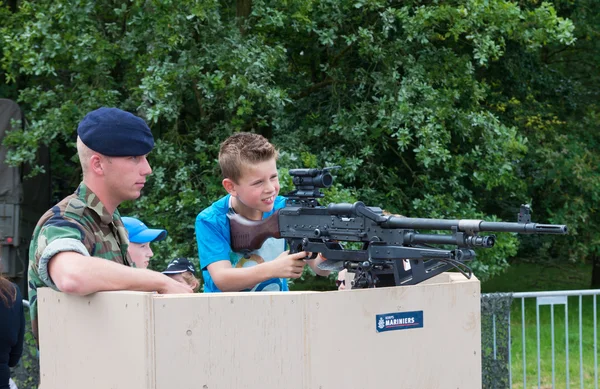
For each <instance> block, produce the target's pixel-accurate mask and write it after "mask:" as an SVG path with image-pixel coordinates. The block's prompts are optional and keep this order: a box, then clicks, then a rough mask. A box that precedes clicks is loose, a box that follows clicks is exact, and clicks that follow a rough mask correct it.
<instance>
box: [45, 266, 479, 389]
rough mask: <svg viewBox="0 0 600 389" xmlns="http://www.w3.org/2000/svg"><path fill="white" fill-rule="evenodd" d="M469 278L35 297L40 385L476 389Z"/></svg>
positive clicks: (474, 313)
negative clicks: (305, 288)
mask: <svg viewBox="0 0 600 389" xmlns="http://www.w3.org/2000/svg"><path fill="white" fill-rule="evenodd" d="M479 297H480V290H479V281H478V280H477V279H475V278H472V279H471V280H467V279H466V278H465V277H463V276H462V275H460V274H454V273H444V274H440V275H439V276H437V277H434V278H432V279H430V280H427V281H426V282H424V283H421V284H419V285H414V286H406V287H393V288H380V289H360V290H350V291H334V292H287V293H286V292H264V293H218V294H195V295H158V294H153V293H143V292H102V293H96V294H94V295H91V296H87V297H78V296H70V295H65V294H62V293H58V292H55V291H53V290H51V289H48V288H42V289H40V290H39V291H38V301H39V318H40V320H39V325H40V327H39V329H40V339H41V350H40V354H41V360H40V370H41V381H42V388H43V389H120V388H123V389H178V388H181V389H237V388H240V389H253V388H257V389H271V388H273V389H295V388H298V389H300V388H302V389H338V388H357V389H358V388H361V389H363V388H382V389H383V388H409V389H412V388H414V389H428V388H432V389H433V388H440V389H454V388H460V389H469V388H472V389H480V388H481V355H480V350H481V343H480V342H481V319H480V303H479Z"/></svg>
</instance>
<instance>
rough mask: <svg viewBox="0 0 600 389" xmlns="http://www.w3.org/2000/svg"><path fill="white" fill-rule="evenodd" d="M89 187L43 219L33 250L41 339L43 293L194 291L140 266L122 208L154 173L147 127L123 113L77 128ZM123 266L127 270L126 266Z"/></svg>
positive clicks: (95, 114) (96, 114)
mask: <svg viewBox="0 0 600 389" xmlns="http://www.w3.org/2000/svg"><path fill="white" fill-rule="evenodd" d="M77 135H78V137H77V154H78V156H79V160H80V163H81V168H82V172H83V182H82V183H81V184H80V185H79V187H78V188H77V190H76V191H75V193H74V194H72V195H70V196H68V197H66V198H64V199H63V200H62V201H61V202H59V203H58V204H56V205H55V206H54V207H52V208H51V209H50V210H48V211H47V212H46V213H45V214H44V215H43V216H42V217H41V219H40V220H39V222H38V224H37V226H36V228H35V231H34V233H33V238H32V241H31V246H30V250H29V261H30V265H29V301H30V305H31V308H30V313H31V319H32V329H33V333H34V335H35V337H36V340H37V288H39V287H50V288H53V289H55V290H58V291H61V292H64V293H69V294H76V295H81V296H84V295H88V294H90V293H94V292H99V291H107V290H138V291H157V292H158V293H191V292H192V289H191V288H190V287H189V286H187V285H186V284H182V283H180V282H177V281H175V280H173V279H171V278H170V277H167V276H166V275H164V274H161V273H159V272H155V271H152V270H147V269H135V268H133V267H132V266H131V265H132V261H131V258H130V256H129V255H128V253H127V248H128V245H129V240H128V239H127V231H126V230H125V227H124V226H123V222H122V221H121V216H120V214H119V211H118V210H117V207H118V206H119V204H121V203H122V202H123V201H126V200H133V199H137V198H138V197H139V196H140V193H141V190H142V188H143V187H144V185H145V183H146V177H147V176H148V175H149V174H150V173H152V169H151V168H150V165H149V164H148V160H147V159H146V157H147V155H148V153H150V151H151V150H152V148H153V147H154V139H153V137H152V133H151V132H150V128H148V125H147V124H146V123H145V122H144V121H143V120H142V119H141V118H139V117H137V116H134V115H132V114H131V113H128V112H125V111H122V110H120V109H116V108H104V107H103V108H100V109H97V110H95V111H92V112H90V113H88V114H87V115H86V116H85V117H84V118H83V120H82V121H81V122H80V123H79V126H78V128H77ZM123 265H124V266H123Z"/></svg>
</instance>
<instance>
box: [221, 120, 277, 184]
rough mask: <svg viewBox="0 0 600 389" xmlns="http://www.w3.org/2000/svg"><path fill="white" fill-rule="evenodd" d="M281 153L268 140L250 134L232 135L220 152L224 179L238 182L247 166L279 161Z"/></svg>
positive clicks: (239, 133) (222, 144) (223, 144)
mask: <svg viewBox="0 0 600 389" xmlns="http://www.w3.org/2000/svg"><path fill="white" fill-rule="evenodd" d="M278 157H279V152H278V151H277V149H276V148H275V146H273V145H272V144H271V143H270V142H269V141H268V140H267V138H265V137H264V136H262V135H259V134H254V133H250V132H238V133H236V134H233V135H231V136H230V137H229V138H227V139H226V140H225V141H224V142H223V143H221V148H220V150H219V166H220V167H221V174H223V178H229V179H230V180H232V181H235V182H237V181H238V179H239V178H240V177H241V176H242V168H243V167H244V166H245V165H249V164H255V163H259V162H264V161H268V160H270V159H272V158H275V159H277V158H278Z"/></svg>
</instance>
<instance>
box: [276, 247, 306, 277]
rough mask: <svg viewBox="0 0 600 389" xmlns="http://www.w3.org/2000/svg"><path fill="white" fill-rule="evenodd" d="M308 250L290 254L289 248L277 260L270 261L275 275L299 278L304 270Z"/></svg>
mask: <svg viewBox="0 0 600 389" xmlns="http://www.w3.org/2000/svg"><path fill="white" fill-rule="evenodd" d="M307 254H308V253H307V252H306V251H300V252H299V253H294V254H290V252H289V250H288V251H284V252H283V253H281V254H279V256H278V257H277V258H275V260H273V261H270V262H268V264H269V265H270V266H271V269H272V272H273V277H274V278H275V277H278V278H298V277H300V276H301V275H302V271H303V270H304V265H306V263H305V262H304V258H306V257H307Z"/></svg>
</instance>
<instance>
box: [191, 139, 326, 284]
mask: <svg viewBox="0 0 600 389" xmlns="http://www.w3.org/2000/svg"><path fill="white" fill-rule="evenodd" d="M277 157H278V152H277V150H276V149H275V147H274V146H273V145H272V144H271V143H269V141H268V140H267V139H266V138H264V137H263V136H261V135H258V134H252V133H244V132H241V133H237V134H234V135H232V136H230V137H229V138H228V139H227V140H225V141H224V142H223V143H222V144H221V148H220V150H219V166H220V167H221V173H222V174H223V181H222V183H223V187H224V188H225V190H226V191H227V193H228V194H227V195H226V196H225V197H223V198H221V199H220V200H217V201H216V202H214V203H213V204H212V205H211V206H210V207H208V208H206V209H204V210H203V211H202V212H200V213H199V214H198V216H197V217H196V241H197V242H198V254H199V257H200V267H201V269H202V276H203V278H204V291H205V292H221V291H223V292H231V291H287V290H289V289H288V284H287V278H298V277H300V276H301V275H302V271H303V269H304V265H305V264H307V263H308V265H309V266H310V267H311V268H312V269H313V270H314V271H315V273H316V274H318V275H322V276H326V275H328V274H329V272H328V271H324V270H321V269H319V268H318V267H317V265H318V264H319V263H320V262H322V261H323V258H322V257H321V256H320V255H319V256H318V257H317V258H316V259H314V260H306V262H305V261H304V260H303V259H304V258H305V257H306V256H307V253H306V252H304V251H303V252H299V253H295V254H289V251H285V240H284V239H275V238H269V239H267V240H266V241H265V242H264V244H263V245H262V247H261V248H260V249H258V250H256V251H253V252H251V253H250V254H249V255H246V257H244V255H243V254H241V253H236V252H233V250H232V249H231V246H230V229H229V219H228V218H227V212H229V211H230V210H231V211H232V212H236V213H238V214H240V215H241V216H244V217H245V218H247V219H250V220H261V219H265V218H267V217H269V216H271V215H272V214H273V213H274V212H275V211H276V210H277V209H280V208H283V207H284V206H285V198H284V197H281V196H278V194H279V179H278V175H277Z"/></svg>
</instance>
